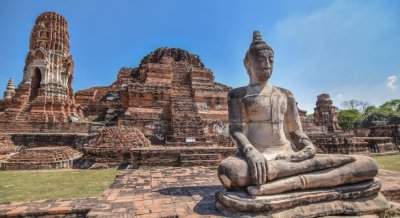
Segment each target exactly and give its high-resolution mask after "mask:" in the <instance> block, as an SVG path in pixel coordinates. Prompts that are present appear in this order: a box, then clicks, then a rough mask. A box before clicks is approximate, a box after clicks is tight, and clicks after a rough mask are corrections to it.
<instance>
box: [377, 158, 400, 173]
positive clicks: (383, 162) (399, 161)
mask: <svg viewBox="0 0 400 218" xmlns="http://www.w3.org/2000/svg"><path fill="white" fill-rule="evenodd" d="M372 158H373V159H374V160H375V161H376V162H377V163H378V166H379V169H384V170H394V171H400V154H394V155H385V156H375V157H372Z"/></svg>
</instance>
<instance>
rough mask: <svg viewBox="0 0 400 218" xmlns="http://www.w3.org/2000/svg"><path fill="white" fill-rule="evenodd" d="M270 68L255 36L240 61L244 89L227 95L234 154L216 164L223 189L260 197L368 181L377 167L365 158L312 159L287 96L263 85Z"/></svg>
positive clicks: (267, 50)
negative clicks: (244, 76) (247, 81)
mask: <svg viewBox="0 0 400 218" xmlns="http://www.w3.org/2000/svg"><path fill="white" fill-rule="evenodd" d="M273 64H274V51H273V50H272V48H271V47H270V46H269V45H267V43H266V42H265V41H264V40H263V39H262V37H261V35H260V33H259V32H258V31H255V32H254V33H253V41H252V43H251V45H250V48H249V50H248V51H247V53H246V56H245V58H244V65H245V68H246V70H247V73H248V75H249V77H250V84H249V85H247V86H245V87H240V88H236V89H233V90H231V91H230V93H229V94H228V107H229V112H228V113H229V132H230V135H231V136H232V138H233V140H234V142H235V144H236V146H237V148H238V151H237V152H236V153H235V154H234V155H232V156H230V157H228V158H226V159H225V160H223V161H222V162H221V163H220V165H219V168H218V177H219V179H220V181H221V183H222V184H223V186H225V187H226V188H227V189H228V190H243V189H245V190H247V193H248V194H249V195H251V196H260V195H271V194H277V193H284V192H289V191H295V190H308V189H316V188H327V187H335V186H340V185H345V184H354V183H360V182H363V181H369V180H373V179H374V177H375V176H376V174H377V172H378V167H377V165H376V163H375V161H374V160H372V159H371V158H369V157H366V156H356V155H354V156H350V155H322V154H321V155H316V154H315V153H316V149H315V147H314V145H313V143H312V142H311V140H310V139H309V138H308V137H307V135H306V134H304V132H303V130H302V126H301V122H300V117H299V114H298V108H297V103H296V100H295V98H294V96H293V94H292V93H291V92H290V91H288V90H286V89H283V88H279V87H276V86H273V85H271V84H270V83H269V82H268V80H269V78H270V77H271V75H272V70H273Z"/></svg>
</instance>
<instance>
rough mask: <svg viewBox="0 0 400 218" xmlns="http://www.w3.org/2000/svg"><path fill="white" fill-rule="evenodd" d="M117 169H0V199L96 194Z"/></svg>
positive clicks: (67, 197) (36, 198) (105, 185)
mask: <svg viewBox="0 0 400 218" xmlns="http://www.w3.org/2000/svg"><path fill="white" fill-rule="evenodd" d="M116 174H117V170H115V169H105V170H38V171H28V170H26V171H0V202H7V201H33V200H44V199H71V198H83V197H97V196H100V194H101V193H102V192H103V191H104V190H105V189H106V188H108V187H109V186H110V185H111V184H112V183H113V181H114V179H115V176H116Z"/></svg>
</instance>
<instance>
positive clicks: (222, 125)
mask: <svg viewBox="0 0 400 218" xmlns="http://www.w3.org/2000/svg"><path fill="white" fill-rule="evenodd" d="M229 90H230V88H229V87H227V86H225V85H222V84H219V83H216V82H214V76H213V74H212V72H211V70H209V69H206V68H205V67H204V65H203V63H201V61H200V58H199V57H198V56H197V55H193V54H190V53H188V52H187V51H184V50H181V49H178V48H160V49H157V50H155V51H154V52H151V53H150V54H148V55H147V56H145V57H144V58H143V59H142V61H141V63H140V65H139V67H137V68H126V67H123V68H121V70H120V71H119V73H118V76H117V81H116V82H114V83H113V84H112V85H110V86H108V87H94V88H91V89H87V90H82V91H79V92H77V94H76V101H77V102H78V103H80V104H82V105H84V108H85V111H88V113H87V117H88V118H89V119H95V120H100V121H106V122H109V123H113V124H115V125H127V126H134V127H136V128H138V129H140V130H141V131H142V132H143V133H144V134H145V135H146V137H148V138H149V139H150V140H151V142H152V144H165V143H166V141H169V142H171V143H172V144H176V143H178V142H179V143H181V144H182V145H184V144H187V143H186V141H187V138H190V140H194V141H199V142H201V144H202V145H207V144H208V143H214V144H215V143H216V144H220V145H227V144H230V140H229V134H227V122H228V121H227V119H228V111H227V94H228V92H229ZM189 144H190V145H195V144H196V143H192V142H190V143H189Z"/></svg>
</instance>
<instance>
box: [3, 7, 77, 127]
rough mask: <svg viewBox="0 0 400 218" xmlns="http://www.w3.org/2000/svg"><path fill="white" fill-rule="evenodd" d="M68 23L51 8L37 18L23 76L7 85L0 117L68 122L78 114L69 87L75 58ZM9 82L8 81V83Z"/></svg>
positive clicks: (18, 119) (4, 119)
mask: <svg viewBox="0 0 400 218" xmlns="http://www.w3.org/2000/svg"><path fill="white" fill-rule="evenodd" d="M69 43H70V42H69V33H68V24H67V21H66V20H65V18H64V17H63V16H61V15H59V14H57V13H54V12H45V13H43V14H41V15H39V17H38V18H37V19H36V22H35V26H34V27H33V29H32V32H31V36H30V45H29V52H28V55H27V57H26V60H25V67H24V76H23V79H22V81H21V83H20V84H19V85H18V87H17V88H15V89H13V87H11V86H10V87H7V90H6V92H5V99H4V100H0V121H11V120H14V121H34V122H67V121H69V120H70V119H72V120H74V121H75V120H77V119H79V117H81V108H80V106H79V105H78V104H76V103H75V100H74V96H73V91H72V79H73V67H74V62H73V59H72V56H71V53H70V44H69ZM9 85H10V83H9Z"/></svg>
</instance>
